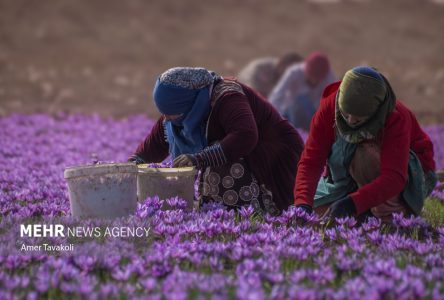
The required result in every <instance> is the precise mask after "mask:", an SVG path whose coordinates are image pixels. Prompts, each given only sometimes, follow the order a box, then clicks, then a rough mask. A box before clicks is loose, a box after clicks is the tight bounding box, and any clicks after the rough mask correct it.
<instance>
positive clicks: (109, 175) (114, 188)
mask: <svg viewBox="0 0 444 300" xmlns="http://www.w3.org/2000/svg"><path fill="white" fill-rule="evenodd" d="M64 175H65V179H66V181H67V183H68V190H69V202H70V207H71V215H72V216H73V217H82V218H94V217H97V218H116V217H122V216H127V215H129V214H131V213H133V212H134V211H135V209H136V207H137V166H136V165H135V164H132V163H118V164H101V165H87V166H75V167H68V168H66V169H65V173H64Z"/></svg>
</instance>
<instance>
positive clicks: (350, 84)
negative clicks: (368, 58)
mask: <svg viewBox="0 0 444 300" xmlns="http://www.w3.org/2000/svg"><path fill="white" fill-rule="evenodd" d="M324 166H326V168H325V169H324ZM323 170H324V171H325V173H324V176H322V177H321V174H322V172H323ZM434 170H435V162H434V159H433V145H432V142H431V141H430V138H429V137H428V136H427V135H426V134H425V133H424V131H423V130H422V129H421V128H420V126H419V124H418V122H417V120H416V118H415V116H414V115H413V113H412V112H411V111H410V110H409V109H408V108H406V107H405V106H404V105H403V104H402V103H401V102H400V101H398V100H396V98H395V95H394V93H393V91H392V88H391V87H390V84H389V83H388V81H387V80H386V78H385V77H384V76H383V75H382V74H380V73H379V72H377V71H376V70H375V69H373V68H369V67H356V68H354V69H352V70H350V71H348V72H347V73H346V74H345V76H344V78H343V80H342V82H337V83H334V84H331V85H330V86H328V87H327V88H326V89H325V91H324V94H323V99H322V100H321V105H320V108H319V110H318V111H317V112H316V114H315V116H314V117H313V119H312V122H311V126H310V135H309V137H308V140H307V143H306V145H305V149H304V152H303V154H302V157H301V160H300V162H299V165H298V173H297V176H296V185H295V189H294V198H295V205H296V206H301V207H303V208H305V209H307V210H310V209H311V208H312V207H314V208H315V210H316V211H317V212H318V213H320V214H322V213H324V212H325V216H326V217H345V216H359V215H361V214H363V213H370V212H371V214H373V215H374V216H376V217H380V218H382V219H383V220H385V221H389V220H390V219H391V215H392V213H395V212H396V213H404V214H411V213H413V214H419V213H420V212H421V210H422V207H423V203H424V199H425V198H426V196H427V195H429V194H430V192H431V191H432V189H433V187H434V186H435V184H436V174H435V172H434Z"/></svg>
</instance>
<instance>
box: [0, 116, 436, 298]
mask: <svg viewBox="0 0 444 300" xmlns="http://www.w3.org/2000/svg"><path fill="white" fill-rule="evenodd" d="M152 125H153V121H152V120H148V119H146V117H143V116H134V117H131V118H128V119H123V120H115V119H112V118H109V119H105V118H100V117H97V116H82V115H64V114H59V115H57V116H54V117H51V116H48V115H30V116H23V115H12V116H9V117H5V118H0V141H1V147H0V165H1V168H0V299H16V298H24V299H38V298H45V299H46V298H49V299H66V298H78V299H83V298H88V299H110V298H112V299H126V298H131V299H137V298H139V299H146V298H149V299H164V298H167V299H207V298H208V299H227V298H228V299H287V298H290V299H380V298H384V299H417V298H428V299H444V224H443V221H442V220H443V218H444V210H443V206H444V205H443V199H444V194H443V193H442V192H441V191H440V190H439V189H436V190H435V191H434V193H433V195H432V198H433V199H429V200H427V201H428V203H427V206H426V212H425V213H424V218H419V217H418V218H410V219H406V218H403V217H402V216H396V217H395V220H394V224H393V226H391V227H388V226H385V225H382V224H381V223H380V222H379V221H378V220H376V219H370V220H369V221H367V222H366V223H364V224H362V225H361V226H357V224H356V221H355V220H353V219H344V220H339V222H338V223H337V224H336V225H335V226H333V227H329V228H325V227H323V226H322V225H321V224H320V223H319V221H318V219H317V217H316V216H314V215H313V216H306V215H303V213H302V212H300V211H298V210H296V209H294V208H291V209H289V210H288V211H286V212H284V213H283V214H282V215H281V216H279V217H271V216H260V215H256V214H255V213H253V211H252V209H251V208H244V209H242V210H241V211H240V212H239V213H235V212H234V211H227V210H225V209H223V208H222V207H220V206H217V205H208V206H206V207H204V208H203V209H202V210H201V211H195V212H187V211H184V210H183V209H182V208H183V205H184V202H183V201H182V200H180V199H169V200H168V201H169V204H170V205H171V206H172V207H173V208H174V209H172V210H169V211H162V210H160V209H159V208H160V206H161V201H160V200H159V199H157V198H148V199H147V200H146V201H145V202H144V203H140V204H139V206H138V208H137V211H136V212H135V214H134V215H132V216H130V217H128V218H121V219H117V220H112V221H111V220H76V219H73V218H71V217H70V216H69V214H70V213H69V200H68V194H67V186H66V183H65V181H64V179H63V170H64V168H65V167H66V166H72V165H78V164H86V163H91V162H92V161H94V160H100V161H115V162H123V161H126V158H127V157H128V155H129V154H131V153H132V151H133V150H134V149H135V147H136V146H137V144H138V143H139V142H140V141H141V139H142V138H143V137H144V136H145V135H146V134H147V133H148V132H149V130H150V128H151V127H152ZM443 129H444V126H430V127H427V128H426V131H427V132H428V133H429V134H430V136H431V138H432V139H433V141H434V143H435V153H436V155H435V159H436V162H437V166H438V168H443V167H444V151H440V150H443V149H444V131H443ZM297 216H300V217H303V218H306V219H307V223H306V224H305V225H304V226H300V225H298V224H297V222H296V221H297V220H296V217H297ZM429 217H430V218H429ZM432 217H433V218H434V219H433V220H432ZM29 223H40V224H43V223H44V224H64V225H65V226H84V227H106V226H108V227H145V228H150V234H149V235H148V237H144V238H131V237H127V238H124V237H120V238H116V237H107V238H103V237H102V238H83V239H72V238H69V237H57V238H48V237H47V238H25V237H20V224H29ZM44 242H45V243H48V244H52V245H57V244H68V243H73V244H74V245H75V249H74V250H73V251H62V252H56V251H53V252H48V251H30V252H29V251H28V252H24V251H21V250H20V245H21V244H23V243H27V244H42V243H44Z"/></svg>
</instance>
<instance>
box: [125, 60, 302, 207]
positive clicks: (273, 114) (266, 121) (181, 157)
mask: <svg viewBox="0 0 444 300" xmlns="http://www.w3.org/2000/svg"><path fill="white" fill-rule="evenodd" d="M153 97H154V101H155V104H156V106H157V108H158V109H159V111H160V112H161V113H162V117H161V118H160V119H159V120H158V121H157V123H156V124H155V126H154V127H153V129H152V131H151V133H150V134H149V135H148V136H147V137H146V139H145V140H144V141H143V142H142V143H141V144H140V145H139V147H138V148H137V150H136V152H135V154H134V155H133V156H132V157H130V160H131V161H135V162H136V163H142V162H161V161H163V160H164V159H165V158H166V157H167V156H168V155H171V156H172V158H173V159H174V162H173V165H174V166H175V167H182V166H196V167H197V168H198V169H200V170H202V176H201V179H200V183H201V184H200V188H199V192H200V195H201V197H202V200H203V201H220V202H223V203H224V204H225V205H227V206H230V207H239V206H242V205H245V204H252V205H253V206H254V207H255V208H256V209H257V210H259V211H263V212H269V213H271V214H278V213H279V212H280V211H282V210H284V209H286V208H287V207H288V206H289V205H291V204H292V203H293V197H292V191H293V187H294V179H295V176H296V168H297V163H298V161H299V158H300V154H301V153H302V150H303V141H302V139H301V137H300V135H299V134H298V132H297V131H296V130H295V129H294V128H293V127H292V126H291V125H290V124H289V123H288V121H286V120H284V119H282V117H281V116H280V115H279V113H278V112H277V111H276V110H275V109H274V108H273V107H272V106H271V104H269V103H268V102H267V101H266V100H264V99H263V98H262V96H260V95H259V94H258V93H256V92H255V91H254V90H252V89H251V88H249V87H248V86H245V85H243V84H241V83H238V82H237V81H235V80H229V79H225V78H222V77H220V76H217V75H216V74H214V73H212V72H209V71H208V70H206V69H203V68H173V69H169V70H167V71H166V72H164V73H163V74H162V75H161V76H160V77H159V78H158V80H157V82H156V85H155V87H154V91H153Z"/></svg>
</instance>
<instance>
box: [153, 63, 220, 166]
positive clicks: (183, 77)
mask: <svg viewBox="0 0 444 300" xmlns="http://www.w3.org/2000/svg"><path fill="white" fill-rule="evenodd" d="M216 78H217V76H216V75H215V74H214V73H211V72H209V71H208V70H206V69H204V68H172V69H169V70H167V71H166V72H164V73H163V74H162V75H161V76H160V77H159V78H158V79H157V81H156V85H155V86H154V90H153V98H154V102H155V104H156V106H157V108H158V109H159V111H160V112H161V113H162V114H166V115H180V114H182V116H181V117H180V118H178V119H176V120H172V121H165V130H166V135H167V139H168V143H169V145H170V154H171V156H172V157H173V159H174V158H176V157H177V156H179V155H181V154H194V153H197V152H199V151H201V150H202V149H204V148H205V147H206V146H207V145H208V141H207V139H206V137H205V122H204V121H205V119H206V118H207V117H208V115H209V113H210V87H211V85H212V84H213V82H214V81H215V79H216Z"/></svg>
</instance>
